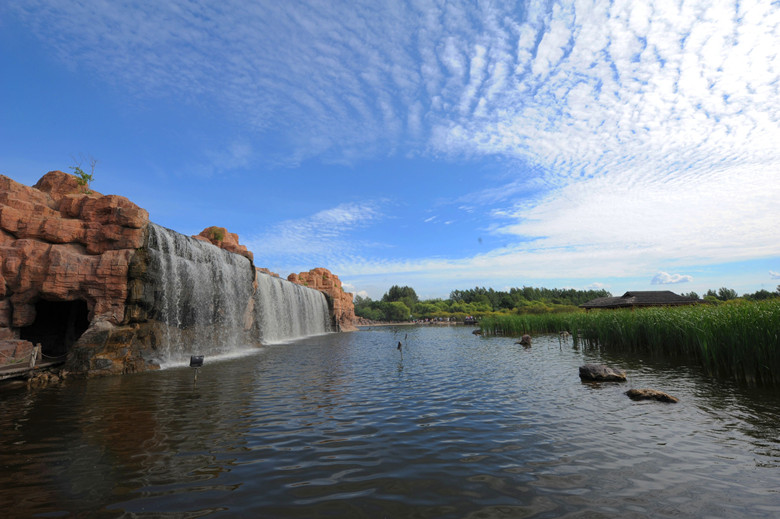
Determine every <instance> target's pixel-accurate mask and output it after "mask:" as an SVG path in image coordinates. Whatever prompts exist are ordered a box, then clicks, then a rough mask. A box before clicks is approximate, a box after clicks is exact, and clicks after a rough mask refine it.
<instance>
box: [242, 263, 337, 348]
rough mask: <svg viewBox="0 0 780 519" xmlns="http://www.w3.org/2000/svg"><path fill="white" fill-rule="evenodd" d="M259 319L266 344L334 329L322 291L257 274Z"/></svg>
mask: <svg viewBox="0 0 780 519" xmlns="http://www.w3.org/2000/svg"><path fill="white" fill-rule="evenodd" d="M255 322H256V323H257V328H258V333H259V335H260V337H259V340H260V341H261V342H262V343H263V344H269V343H274V342H282V341H286V340H290V339H296V338H299V337H305V336H307V335H317V334H321V333H327V332H330V331H332V327H331V322H330V313H329V311H328V303H327V301H326V300H325V296H324V295H323V294H322V292H320V291H318V290H314V289H311V288H307V287H303V286H300V285H296V284H295V283H292V282H290V281H287V280H284V279H280V278H277V277H274V276H269V275H268V274H264V273H262V272H258V273H257V291H256V292H255Z"/></svg>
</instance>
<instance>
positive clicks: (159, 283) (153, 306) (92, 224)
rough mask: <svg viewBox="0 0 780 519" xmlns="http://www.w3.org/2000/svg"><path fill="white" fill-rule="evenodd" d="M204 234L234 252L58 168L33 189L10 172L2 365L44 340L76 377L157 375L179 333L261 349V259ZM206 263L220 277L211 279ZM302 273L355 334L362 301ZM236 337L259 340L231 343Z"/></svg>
mask: <svg viewBox="0 0 780 519" xmlns="http://www.w3.org/2000/svg"><path fill="white" fill-rule="evenodd" d="M193 238H195V239H196V240H199V241H200V242H207V243H210V244H213V245H215V246H217V247H219V248H220V249H223V250H222V251H219V250H217V249H214V248H213V247H211V245H205V244H203V243H199V242H198V241H195V240H193V239H190V238H189V237H186V236H183V235H180V234H178V233H175V232H174V231H170V230H167V229H164V228H162V227H160V226H158V225H155V224H152V223H150V221H149V215H148V213H147V212H146V211H145V210H143V209H141V208H140V207H138V206H137V205H135V204H133V203H132V202H130V201H129V200H128V199H126V198H124V197H121V196H116V195H102V194H100V193H97V192H94V191H90V190H88V189H87V188H86V186H83V185H81V184H79V181H78V180H77V178H76V177H75V176H73V175H70V174H68V173H64V172H62V171H51V172H49V173H47V174H46V175H44V176H43V178H41V179H40V181H38V183H37V184H36V185H35V186H34V187H29V186H25V185H23V184H19V183H18V182H15V181H14V180H12V179H10V178H8V177H5V176H2V175H0V369H5V368H3V366H2V365H3V364H20V365H21V364H22V363H23V362H24V361H29V359H30V356H31V354H32V352H33V346H34V344H41V345H42V348H41V350H40V351H41V355H42V357H41V358H40V360H43V361H46V360H47V359H49V360H50V359H57V360H63V359H67V361H66V364H65V369H66V370H68V371H72V372H77V373H88V374H90V375H93V374H113V373H128V372H135V371H143V370H148V369H155V368H156V367H157V366H158V365H159V362H160V359H161V358H169V357H166V355H167V354H168V352H169V351H170V349H169V348H170V345H171V344H172V343H173V342H174V341H172V339H171V338H172V337H175V338H176V341H175V342H176V344H177V345H182V344H185V345H192V344H195V343H196V342H197V341H198V340H201V341H203V340H205V341H207V342H208V343H209V344H210V345H212V344H217V345H219V344H232V343H233V342H237V343H239V344H250V343H251V342H252V340H253V338H254V339H256V337H255V336H253V335H251V333H250V332H251V331H252V330H254V329H255V324H254V322H253V316H254V315H255V312H254V311H253V308H252V306H253V304H254V299H253V297H252V293H253V290H256V289H257V277H256V276H257V274H256V269H255V267H254V265H253V254H252V253H251V252H250V251H248V250H247V248H246V247H245V246H244V245H241V244H240V243H239V241H238V236H237V235H236V234H234V233H230V232H228V231H227V230H226V229H225V228H223V227H216V226H213V227H208V228H206V229H204V230H203V232H201V233H200V234H199V235H198V236H195V237H193ZM214 253H219V254H214ZM229 253H230V254H229ZM236 255H240V256H243V257H244V258H247V259H248V260H249V261H248V262H247V261H246V260H244V259H243V258H240V257H238V256H236ZM205 266H208V267H209V268H215V269H217V271H215V272H211V271H209V273H205V274H204V273H203V272H202V271H201V270H199V269H200V268H201V267H203V268H205ZM193 269H194V270H193ZM257 270H260V271H263V272H267V273H268V274H270V275H273V276H276V277H278V275H277V274H274V273H272V272H269V271H267V269H257ZM196 271H197V272H196ZM291 277H292V278H293V279H294V280H295V281H296V282H298V283H299V284H301V285H308V286H310V287H312V288H315V289H317V290H320V291H322V292H323V293H324V294H325V295H326V299H327V300H328V304H329V306H330V311H331V315H332V316H333V319H334V322H335V323H337V324H338V326H339V328H340V330H342V331H347V330H354V329H356V328H355V326H354V320H355V314H354V306H353V304H352V295H351V294H348V293H346V292H344V291H343V289H342V287H341V281H340V280H339V279H338V277H337V276H335V275H333V274H331V273H330V272H329V271H328V270H326V269H314V270H312V271H310V272H304V273H301V274H299V275H298V274H294V275H292V276H291ZM185 279H186V280H189V281H188V282H187V283H184V282H183V280H185ZM293 279H291V281H292V280H293ZM201 280H204V282H201ZM205 280H208V282H209V283H206V282H205ZM179 285H181V286H179ZM229 287H232V288H234V289H235V290H234V291H233V292H230V291H229V290H227V288H229ZM236 287H238V288H236ZM201 289H205V290H206V292H208V295H204V294H201V292H202V291H203V290H201ZM166 290H174V291H175V290H179V291H180V292H181V293H180V294H178V293H177V295H176V296H175V297H173V298H171V297H168V296H167V295H165V294H167V292H166ZM238 293H240V294H239V295H240V297H239V295H236V294H238ZM212 296H213V297H212ZM201 297H202V298H204V299H199V298H201ZM195 299H197V300H195ZM201 301H203V302H204V304H201ZM202 312H206V313H208V315H207V316H206V317H204V316H202V315H201V313H202ZM209 312H210V313H209ZM236 315H237V316H238V317H237V318H236V317H235V316H236ZM228 329H230V330H235V333H233V334H232V335H231V337H232V336H236V337H238V336H239V335H242V334H244V335H247V334H248V335H247V337H245V338H241V339H240V340H239V339H236V340H235V341H232V340H231V341H222V340H221V338H222V337H223V335H225V334H223V333H221V331H222V330H228ZM231 333H232V332H231ZM15 367H16V366H14V368H15ZM9 369H10V368H9Z"/></svg>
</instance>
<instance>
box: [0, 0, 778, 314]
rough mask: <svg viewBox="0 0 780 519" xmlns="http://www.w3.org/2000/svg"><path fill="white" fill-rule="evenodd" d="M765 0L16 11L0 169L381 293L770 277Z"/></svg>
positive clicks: (773, 183)
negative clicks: (63, 184)
mask: <svg viewBox="0 0 780 519" xmlns="http://www.w3.org/2000/svg"><path fill="white" fill-rule="evenodd" d="M778 49H780V2H778V1H768V0H761V1H753V0H740V1H726V0H723V1H720V0H702V1H698V0H692V1H688V0H682V1H680V0H674V1H672V0H664V1H653V0H641V1H620V0H614V1H601V0H582V1H580V0H575V1H544V2H537V1H525V2H512V1H471V2H458V1H446V2H445V1H436V0H419V1H418V0H407V1H392V0H388V1H382V2H377V1H376V0H367V1H363V0H350V1H347V2H341V1H336V0H333V1H306V0H300V1H298V0H289V1H285V2H279V1H277V0H268V1H265V0H260V1H250V0H222V1H220V2H209V1H205V0H166V1H165V2H157V1H140V2H133V1H128V2H112V1H107V0H62V1H60V0H17V1H14V2H2V3H1V4H0V174H3V175H7V176H9V177H11V178H13V179H14V180H16V181H18V182H21V183H23V184H27V185H33V184H34V183H35V182H37V180H38V179H39V178H40V177H41V176H43V174H45V173H46V172H47V171H50V170H55V169H59V170H63V171H71V170H70V169H68V168H72V167H73V166H76V165H79V164H80V165H81V166H82V167H85V166H88V164H89V158H90V157H92V158H95V159H96V160H97V165H96V168H95V173H94V178H95V180H94V182H93V183H92V187H93V188H94V189H95V190H96V191H99V192H101V193H103V194H119V195H122V196H125V197H127V198H129V199H130V200H132V201H133V202H135V203H136V204H138V205H139V206H141V207H143V208H145V209H147V210H148V211H149V214H150V218H151V220H152V221H154V222H155V223H158V224H160V225H163V226H165V227H168V228H171V229H174V230H176V231H178V232H181V233H184V234H197V233H199V232H200V231H201V230H202V229H204V228H206V227H209V226H212V225H217V226H222V227H226V228H227V229H228V230H229V231H230V232H234V233H237V234H238V235H239V237H240V242H241V243H242V244H244V245H246V246H247V247H248V248H249V249H250V250H252V251H253V252H254V256H255V264H256V265H257V266H259V267H267V268H270V269H271V270H272V271H274V272H278V273H279V274H281V275H283V276H286V275H287V274H289V273H291V272H300V271H304V270H309V269H311V268H315V267H320V266H323V267H326V268H328V269H330V270H331V271H332V272H334V273H335V274H337V275H338V276H339V277H340V278H341V280H342V281H343V282H344V285H345V288H346V289H347V290H349V291H353V292H354V293H357V294H360V295H363V296H369V297H372V298H374V299H376V298H380V297H381V296H382V295H383V294H384V293H385V292H386V291H387V289H388V288H389V287H390V286H392V285H401V286H403V285H408V286H411V287H413V288H414V289H415V290H416V292H417V293H418V295H419V296H420V297H422V298H434V297H442V298H446V297H448V295H449V293H450V292H451V291H452V290H455V289H468V288H473V287H476V286H484V287H492V288H494V289H496V290H506V289H508V288H510V287H522V286H535V287H547V288H554V287H555V288H576V289H594V288H595V289H601V288H603V289H606V290H608V291H610V292H611V293H613V294H614V295H620V294H622V293H623V292H625V291H627V290H672V291H674V292H677V293H684V292H686V293H687V292H690V291H696V292H698V293H699V295H703V293H704V292H706V290H707V289H716V290H717V289H718V288H719V287H722V286H725V287H729V288H732V289H735V290H736V291H737V292H739V293H740V294H743V293H746V292H754V291H756V290H760V289H767V290H769V291H774V290H775V288H776V287H777V286H778V285H780V178H779V177H778V175H779V174H780V57H779V55H778V52H780V51H779V50H778Z"/></svg>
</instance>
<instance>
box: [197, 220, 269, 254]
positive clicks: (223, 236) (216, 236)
mask: <svg viewBox="0 0 780 519" xmlns="http://www.w3.org/2000/svg"><path fill="white" fill-rule="evenodd" d="M193 238H195V239H196V240H201V241H206V242H209V243H211V244H213V245H216V246H217V247H219V248H221V249H225V250H226V251H228V252H233V253H235V254H240V255H241V256H244V257H245V258H247V259H249V261H253V260H254V254H252V252H251V251H249V250H247V248H246V246H245V245H241V244H240V243H238V234H235V233H232V232H228V231H227V229H225V228H224V227H217V226H215V225H212V226H211V227H206V228H205V229H203V230H202V231H201V232H200V234H198V235H197V236H193Z"/></svg>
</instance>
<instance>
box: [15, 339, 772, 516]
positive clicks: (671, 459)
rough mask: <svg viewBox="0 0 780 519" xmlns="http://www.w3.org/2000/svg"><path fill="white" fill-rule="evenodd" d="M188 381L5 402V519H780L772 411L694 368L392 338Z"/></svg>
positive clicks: (80, 386)
mask: <svg viewBox="0 0 780 519" xmlns="http://www.w3.org/2000/svg"><path fill="white" fill-rule="evenodd" d="M399 340H400V341H403V342H404V349H403V352H402V353H401V352H399V351H398V350H397V349H396V345H397V343H398V341H399ZM602 360H603V361H606V362H607V363H609V364H612V365H617V366H619V367H623V368H624V369H626V370H627V371H628V372H629V382H628V383H627V384H618V385H615V384H602V385H591V384H583V383H582V382H580V380H579V377H578V371H577V368H578V367H579V366H580V365H581V364H583V363H586V362H594V361H595V362H599V361H602ZM193 375H194V372H193V370H191V369H190V368H177V369H168V370H164V371H159V372H154V373H144V374H138V375H130V376H123V377H111V378H102V379H94V380H88V381H78V380H74V381H68V382H67V383H66V384H64V385H62V386H57V387H50V388H45V389H42V390H38V391H31V392H28V391H26V390H3V391H0V410H1V411H2V413H1V414H0V468H2V470H1V471H0V509H1V510H3V516H4V517H9V516H10V517H16V516H18V517H60V516H62V517H73V516H75V517H205V516H208V517H301V518H310V517H338V518H344V517H370V518H372V519H379V518H383V517H393V518H395V517H397V518H408V517H436V518H439V517H443V518H449V517H452V518H461V517H473V518H490V517H500V518H503V517H506V518H510V517H512V518H514V517H535V518H558V517H589V518H596V517H734V518H744V517H780V440H779V438H780V391H778V390H777V389H763V390H760V389H750V388H744V387H739V386H736V385H734V384H731V383H729V382H717V381H712V380H710V379H708V378H707V377H704V376H702V375H701V374H700V373H699V372H698V370H697V369H695V368H692V367H686V366H679V365H668V364H663V363H661V362H654V361H652V360H648V359H645V360H640V359H631V358H626V357H611V358H600V357H599V356H598V355H597V354H596V353H592V352H582V351H580V350H578V349H575V348H573V347H572V344H571V342H569V343H561V342H560V341H559V339H558V337H537V338H536V339H535V341H534V345H533V347H532V348H531V349H528V350H526V349H524V348H523V347H521V346H519V345H516V344H514V339H511V338H502V337H497V338H481V337H478V336H475V335H472V334H471V329H469V328H465V327H449V328H433V327H430V328H428V327H420V328H413V327H408V328H404V327H393V328H373V329H368V330H364V331H360V332H357V333H350V334H339V335H335V334H334V335H326V336H320V337H313V338H309V339H306V340H303V341H300V342H296V343H292V344H285V345H277V346H269V347H266V348H264V349H262V350H257V351H256V352H255V353H253V354H251V355H248V356H245V357H241V358H235V359H230V360H224V361H213V360H210V359H209V358H208V357H207V358H206V363H205V366H204V368H203V369H202V370H201V371H200V374H199V378H198V382H197V384H194V383H193ZM630 387H651V388H655V389H660V390H662V391H666V392H668V393H671V394H673V395H675V396H677V397H679V398H680V399H681V402H680V403H679V404H660V403H655V402H633V401H631V400H630V399H628V397H626V396H625V395H624V394H623V392H624V391H626V390H627V389H629V388H630Z"/></svg>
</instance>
